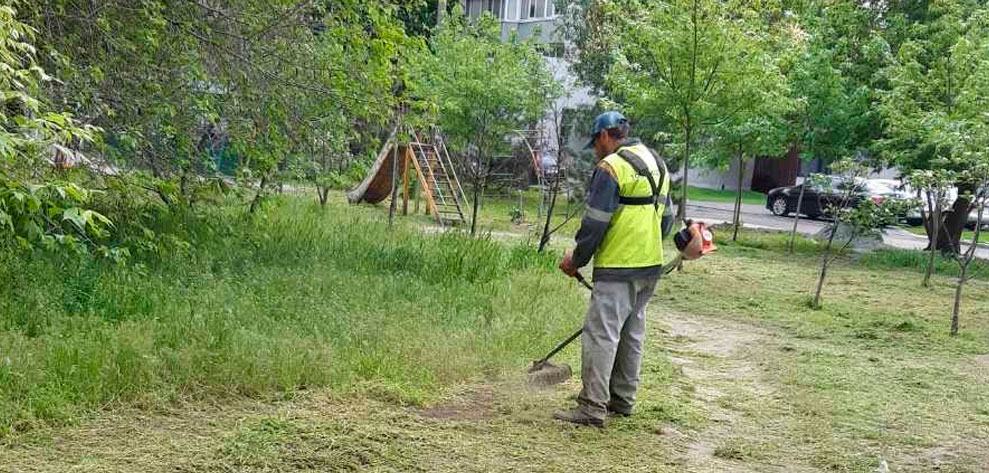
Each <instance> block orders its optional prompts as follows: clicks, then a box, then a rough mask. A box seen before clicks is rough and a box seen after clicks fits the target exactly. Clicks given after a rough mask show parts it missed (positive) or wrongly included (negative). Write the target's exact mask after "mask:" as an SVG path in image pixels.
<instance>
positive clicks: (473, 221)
mask: <svg viewBox="0 0 989 473" xmlns="http://www.w3.org/2000/svg"><path fill="white" fill-rule="evenodd" d="M480 203H481V183H480V181H479V180H478V179H475V180H474V211H473V212H471V214H470V235H471V236H474V235H475V234H476V233H477V211H478V208H479V207H480Z"/></svg>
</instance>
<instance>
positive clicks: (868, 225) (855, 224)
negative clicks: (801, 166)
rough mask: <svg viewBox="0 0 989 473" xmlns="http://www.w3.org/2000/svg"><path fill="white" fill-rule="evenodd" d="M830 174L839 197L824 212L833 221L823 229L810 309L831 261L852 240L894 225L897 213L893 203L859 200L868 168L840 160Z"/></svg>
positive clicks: (816, 302)
mask: <svg viewBox="0 0 989 473" xmlns="http://www.w3.org/2000/svg"><path fill="white" fill-rule="evenodd" d="M832 171H833V172H834V173H836V175H838V176H839V179H840V185H839V189H840V190H841V194H840V197H839V198H838V199H837V201H836V203H835V204H834V205H833V206H832V208H831V209H830V210H829V211H828V213H829V214H830V215H831V216H832V217H833V219H834V220H833V222H832V223H831V225H830V226H829V227H828V229H827V238H828V240H827V245H826V246H825V248H824V254H823V255H822V256H821V267H820V272H819V274H818V279H817V285H816V287H815V290H814V299H813V300H812V301H811V307H813V308H820V307H821V296H822V294H823V291H824V282H825V280H826V279H827V275H828V269H829V268H830V267H831V264H832V263H834V261H835V259H836V258H837V257H838V256H840V255H841V254H843V253H844V252H845V250H847V249H848V247H849V246H850V245H851V244H852V242H854V241H855V239H856V238H859V237H861V236H863V235H866V234H868V233H869V232H873V231H875V230H876V229H878V228H881V227H884V226H887V225H890V224H893V223H895V222H896V220H897V215H898V211H899V208H898V206H897V205H896V203H895V202H893V201H883V202H873V201H872V200H868V199H867V200H861V197H860V190H861V189H860V185H861V184H860V182H861V180H862V179H863V178H864V177H865V176H867V175H868V173H869V168H868V166H866V165H864V164H862V163H860V162H856V161H854V160H852V159H844V160H841V161H839V162H837V163H835V164H834V165H833V166H832ZM839 235H841V236H840V237H839ZM835 240H839V241H840V240H844V242H843V243H841V247H840V248H839V249H838V250H837V251H835V250H834V244H835Z"/></svg>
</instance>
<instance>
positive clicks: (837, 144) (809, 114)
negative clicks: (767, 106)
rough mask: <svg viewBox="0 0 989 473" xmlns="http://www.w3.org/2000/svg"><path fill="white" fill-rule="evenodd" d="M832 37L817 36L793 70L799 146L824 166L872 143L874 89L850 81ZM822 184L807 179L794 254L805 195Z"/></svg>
mask: <svg viewBox="0 0 989 473" xmlns="http://www.w3.org/2000/svg"><path fill="white" fill-rule="evenodd" d="M810 27H811V28H813V30H812V31H814V32H819V33H823V32H826V31H830V29H829V28H826V27H824V26H821V25H813V24H812V25H811V26H810ZM827 39H828V38H827V37H826V36H823V35H822V34H814V35H812V36H811V38H810V39H809V40H808V41H807V42H806V43H805V44H804V45H803V48H802V53H801V54H800V55H799V56H798V58H797V60H796V62H795V64H794V67H793V68H792V69H791V70H790V74H789V77H790V86H791V90H792V93H793V98H794V100H795V101H796V103H797V104H799V105H798V107H797V113H796V114H794V116H793V125H794V128H795V134H796V136H797V140H796V141H797V145H798V147H799V149H800V156H801V158H802V159H803V160H809V159H815V158H817V159H821V160H822V161H824V162H825V163H830V162H833V161H835V160H837V159H838V158H839V157H841V156H849V155H852V154H858V153H859V152H860V151H862V150H865V149H867V148H868V146H869V143H871V140H872V138H871V136H870V131H869V130H870V129H871V128H872V126H871V124H872V122H873V118H872V116H873V113H872V112H871V111H870V109H871V107H872V105H871V89H870V88H869V87H867V86H866V85H864V84H862V83H861V82H860V81H858V80H856V79H855V78H854V77H851V74H850V73H849V72H848V71H850V70H851V69H853V67H852V65H851V64H849V63H848V62H849V61H847V60H845V59H842V58H843V56H842V55H840V54H839V53H838V52H837V51H836V50H835V49H834V46H833V45H831V44H829V43H828V42H827ZM814 184H820V182H814V181H812V180H810V179H807V180H805V185H804V186H802V187H801V189H800V195H799V197H798V205H797V209H796V210H795V211H794V216H793V229H792V231H791V238H790V240H791V244H790V247H789V249H790V251H792V248H793V247H792V241H794V240H795V238H796V233H797V226H798V225H799V222H800V218H801V213H800V209H802V208H803V200H804V197H805V191H806V190H807V188H808V187H810V186H813V185H814Z"/></svg>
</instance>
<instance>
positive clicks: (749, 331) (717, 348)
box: [665, 313, 762, 358]
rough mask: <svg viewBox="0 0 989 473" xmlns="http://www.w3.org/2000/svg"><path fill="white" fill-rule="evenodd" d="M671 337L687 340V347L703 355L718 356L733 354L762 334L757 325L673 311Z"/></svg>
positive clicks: (668, 319)
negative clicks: (732, 323)
mask: <svg viewBox="0 0 989 473" xmlns="http://www.w3.org/2000/svg"><path fill="white" fill-rule="evenodd" d="M665 319H666V322H667V323H668V324H669V325H670V329H669V330H668V331H667V334H666V335H667V336H669V337H673V338H677V339H683V340H685V341H687V342H688V343H687V344H686V345H687V348H689V349H691V350H693V351H695V352H698V353H700V354H703V355H707V356H713V357H718V358H728V357H731V356H732V355H733V354H734V353H735V352H736V351H737V350H738V349H739V347H741V346H744V345H747V344H750V343H753V342H755V341H757V340H759V339H760V338H761V336H762V333H761V332H760V331H759V329H757V328H755V327H749V326H742V325H728V324H726V323H724V322H722V321H719V320H714V319H710V318H699V317H697V316H696V315H693V314H681V313H669V314H668V315H667V316H666V317H665Z"/></svg>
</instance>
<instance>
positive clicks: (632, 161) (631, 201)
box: [618, 149, 666, 212]
mask: <svg viewBox="0 0 989 473" xmlns="http://www.w3.org/2000/svg"><path fill="white" fill-rule="evenodd" d="M649 152H650V153H652V157H653V159H655V160H656V166H657V167H658V168H659V174H660V179H663V177H662V176H663V175H664V174H665V173H666V165H665V164H664V163H663V161H662V158H660V157H659V155H657V154H656V152H655V151H653V150H651V149H650V150H649ZM618 156H620V157H621V158H622V159H624V160H625V162H627V163H628V164H629V165H630V166H632V169H634V170H635V172H636V174H638V175H640V176H642V177H645V178H646V180H647V181H649V187H650V188H651V189H652V196H650V197H624V196H619V198H618V201H619V203H621V204H624V205H650V204H652V206H653V208H654V209H656V211H657V212H659V193H660V189H659V185H658V184H656V179H655V178H654V177H653V175H652V172H650V171H649V166H648V165H646V163H645V161H643V160H642V158H641V157H639V155H637V154H635V153H633V152H632V151H630V150H628V149H620V150H618Z"/></svg>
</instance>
